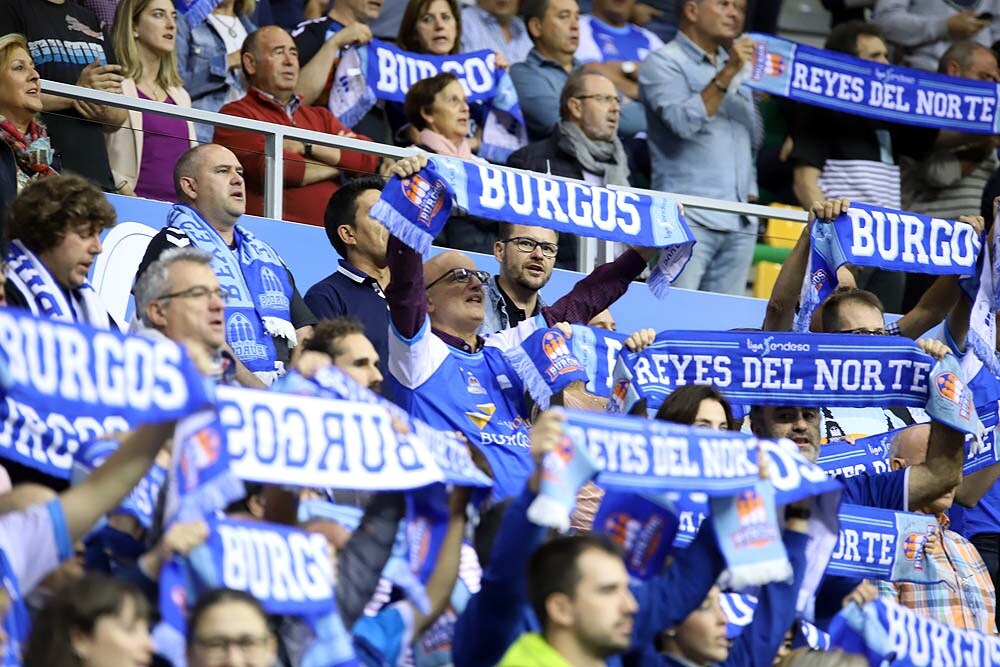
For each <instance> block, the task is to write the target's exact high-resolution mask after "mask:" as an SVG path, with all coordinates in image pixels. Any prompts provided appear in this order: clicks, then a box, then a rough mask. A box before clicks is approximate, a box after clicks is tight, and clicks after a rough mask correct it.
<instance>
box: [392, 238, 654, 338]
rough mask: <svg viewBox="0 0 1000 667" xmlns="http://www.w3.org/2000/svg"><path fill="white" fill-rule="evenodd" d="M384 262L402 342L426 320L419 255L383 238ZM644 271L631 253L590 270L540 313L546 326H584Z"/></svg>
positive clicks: (441, 334)
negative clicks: (386, 241)
mask: <svg viewBox="0 0 1000 667" xmlns="http://www.w3.org/2000/svg"><path fill="white" fill-rule="evenodd" d="M386 260H387V262H388V264H389V275H391V276H392V279H391V280H390V281H389V286H388V287H387V288H386V290H385V298H386V301H388V302H389V316H390V317H392V323H393V325H394V326H395V327H396V330H397V331H398V332H399V333H400V334H401V335H403V336H405V337H406V338H413V337H414V336H415V335H417V332H418V331H420V327H421V326H422V325H423V323H424V318H425V317H426V316H427V296H426V294H425V292H424V267H423V264H422V263H421V261H420V255H419V254H418V253H417V252H416V251H415V250H413V249H412V248H410V247H409V246H407V245H406V244H404V243H403V242H402V241H400V240H399V239H397V238H396V237H395V236H390V237H389V246H388V248H386ZM645 268H646V261H645V260H644V259H643V258H642V256H641V255H639V253H637V252H636V251H635V250H631V249H629V250H626V251H625V252H624V253H623V254H622V255H621V256H620V257H619V258H618V259H616V260H615V261H613V262H610V263H608V264H604V265H602V266H599V267H597V268H596V269H594V270H593V271H592V272H591V273H590V275H588V276H586V277H584V278H581V279H580V281H579V282H577V283H576V285H574V286H573V289H571V290H570V291H569V292H568V293H567V294H566V295H565V296H564V297H562V298H561V299H559V300H558V301H556V302H555V303H554V304H552V305H551V306H546V307H545V308H542V310H541V313H542V315H543V316H544V317H545V322H546V324H548V325H549V326H552V325H554V324H556V323H557V322H568V323H570V324H586V323H587V322H589V321H590V320H591V319H593V318H594V316H595V315H597V314H598V313H600V312H601V311H602V310H604V309H605V308H607V307H608V306H610V305H611V304H612V303H614V302H615V301H617V300H618V298H619V297H620V296H621V295H622V294H624V293H625V291H626V290H628V287H629V284H630V283H631V282H632V281H633V280H635V279H636V278H638V277H639V274H641V273H642V272H643V270H644V269H645ZM433 331H434V333H435V335H437V337H438V338H440V339H441V340H443V341H444V342H445V343H447V344H448V345H450V346H451V347H454V348H458V349H459V350H462V351H463V352H475V351H476V350H478V349H479V348H480V347H482V338H481V337H477V338H478V345H477V347H476V350H472V349H470V348H469V345H468V344H467V343H466V342H465V341H463V340H462V339H461V338H458V337H457V336H452V335H451V334H447V333H445V332H443V331H438V330H437V329H434V330H433Z"/></svg>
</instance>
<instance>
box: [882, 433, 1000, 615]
mask: <svg viewBox="0 0 1000 667" xmlns="http://www.w3.org/2000/svg"><path fill="white" fill-rule="evenodd" d="M930 433H931V427H930V425H929V424H920V425H919V426H911V427H910V428H908V429H906V430H904V431H901V432H900V433H899V434H897V435H896V436H895V437H894V438H893V440H892V443H891V445H890V450H889V456H890V464H891V466H892V469H893V470H901V469H903V468H906V467H912V466H918V465H921V464H922V463H923V462H924V461H925V460H926V458H927V447H928V441H929V438H930ZM957 488H958V487H957V485H954V486H951V488H949V489H948V490H946V491H945V492H944V493H942V494H940V495H938V496H937V497H935V498H932V499H929V500H928V501H927V502H926V503H925V504H924V505H923V506H922V507H919V508H916V511H917V512H920V513H921V514H931V515H934V516H935V517H937V520H938V525H939V528H938V530H937V532H936V535H937V544H936V545H934V546H933V548H928V550H927V552H928V554H929V556H930V558H932V559H933V561H934V564H935V566H936V567H937V573H938V575H939V576H940V577H941V578H942V579H943V581H941V582H939V583H936V584H911V583H903V582H895V583H892V582H887V581H879V582H877V585H878V589H879V596H880V597H888V598H890V599H892V600H893V601H895V602H898V603H899V604H901V605H903V606H904V607H909V608H910V609H912V610H913V611H915V612H917V613H919V614H923V615H924V616H927V617H929V618H932V619H934V620H935V621H939V622H941V623H945V624H946V625H951V626H954V627H956V628H961V629H963V630H978V631H979V632H983V633H987V634H994V633H995V632H996V620H995V615H996V590H995V588H994V586H993V581H992V579H991V578H990V573H989V571H988V570H987V568H986V563H985V562H983V558H982V556H980V555H979V552H978V551H976V548H975V547H974V546H973V545H972V543H971V542H969V541H968V540H967V539H965V538H964V537H962V536H961V535H959V534H958V533H956V532H955V531H953V530H949V529H948V526H949V524H950V521H949V519H948V516H947V514H945V512H947V511H948V510H949V509H951V505H952V502H953V501H954V499H955V491H956V489H957Z"/></svg>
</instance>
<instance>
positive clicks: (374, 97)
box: [330, 39, 528, 162]
mask: <svg viewBox="0 0 1000 667" xmlns="http://www.w3.org/2000/svg"><path fill="white" fill-rule="evenodd" d="M441 72H452V73H454V74H455V75H456V76H457V77H458V80H459V83H461V84H462V88H464V89H465V95H466V101H468V103H469V104H475V103H480V102H481V103H483V104H486V105H488V106H487V109H488V110H487V115H486V122H485V124H484V127H483V135H482V139H483V144H482V147H481V148H480V150H479V155H480V157H482V158H483V159H485V160H489V161H490V162H506V161H507V157H508V156H509V155H510V154H511V153H513V152H514V151H515V150H517V149H518V148H520V147H521V146H524V145H525V144H527V143H528V133H527V130H526V129H525V125H524V117H523V115H522V114H521V107H520V105H519V104H518V100H517V91H516V90H515V89H514V83H513V81H512V80H511V78H510V75H509V74H508V73H507V71H506V70H499V69H497V67H496V63H495V62H494V54H493V52H492V51H472V52H470V53H460V54H456V55H447V56H434V55H427V54H422V53H412V52H410V51H403V50H402V49H399V48H398V47H396V46H393V45H392V44H388V43H386V42H383V41H382V40H379V39H373V40H372V41H371V43H370V44H367V45H364V46H357V47H351V48H348V49H346V50H345V51H344V52H343V53H342V55H341V60H340V64H339V65H338V66H337V72H336V74H335V75H334V80H333V90H334V91H335V93H336V94H331V95H330V111H331V112H332V113H333V115H334V116H336V117H337V118H339V119H340V121H341V122H342V123H344V125H347V126H348V127H353V126H354V125H356V124H357V123H358V122H359V121H360V120H361V119H362V118H363V117H364V115H365V114H366V113H368V110H369V109H371V108H372V106H374V104H375V102H376V101H378V100H385V101H389V102H398V103H402V102H404V101H405V100H406V93H407V91H408V90H409V89H410V87H411V86H412V85H413V84H414V83H416V82H417V81H419V80H420V79H426V78H428V77H432V76H434V75H436V74H439V73H441Z"/></svg>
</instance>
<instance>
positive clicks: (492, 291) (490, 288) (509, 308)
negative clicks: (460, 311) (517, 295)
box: [479, 276, 548, 336]
mask: <svg viewBox="0 0 1000 667" xmlns="http://www.w3.org/2000/svg"><path fill="white" fill-rule="evenodd" d="M483 291H484V292H485V294H486V307H485V309H484V310H485V311H486V312H485V316H484V317H483V325H482V326H481V327H479V333H481V334H482V335H484V336H486V335H489V334H491V333H496V332H498V331H503V330H504V329H509V328H511V327H516V326H517V325H518V324H520V323H521V322H523V321H525V320H526V319H528V317H534V316H535V315H537V314H538V313H539V312H541V310H542V308H545V307H546V306H547V305H548V304H546V303H545V301H544V300H543V299H542V295H541V294H538V295H537V299H536V300H535V309H534V310H533V311H532V312H531V314H530V315H529V314H528V313H526V312H524V311H523V310H522V309H520V308H518V307H517V304H515V303H514V301H513V300H512V299H511V298H510V296H509V295H508V294H507V293H506V292H504V291H503V288H502V287H500V276H493V278H492V279H491V280H487V281H486V284H485V285H483Z"/></svg>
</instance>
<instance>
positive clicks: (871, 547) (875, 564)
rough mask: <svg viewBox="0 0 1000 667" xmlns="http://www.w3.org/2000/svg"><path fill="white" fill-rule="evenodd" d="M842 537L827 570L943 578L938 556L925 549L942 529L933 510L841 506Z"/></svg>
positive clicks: (917, 579) (856, 576) (927, 581)
mask: <svg viewBox="0 0 1000 667" xmlns="http://www.w3.org/2000/svg"><path fill="white" fill-rule="evenodd" d="M839 516H840V538H839V539H838V541H837V546H836V547H834V549H833V554H831V556H830V564H829V565H827V569H826V571H827V573H828V574H835V575H839V576H843V577H851V578H854V579H864V578H867V579H883V580H886V581H909V582H915V583H921V584H930V583H935V582H938V581H942V577H941V576H939V575H938V572H937V568H936V567H935V563H934V559H933V558H931V557H930V556H929V555H927V554H926V553H925V551H924V549H925V547H926V545H927V538H928V537H929V536H931V535H933V534H934V533H936V532H937V531H938V522H937V519H936V518H935V517H933V516H931V515H929V514H914V513H911V512H892V511H889V510H883V509H876V508H874V507H862V506H860V505H847V504H844V505H841V506H840V514H839Z"/></svg>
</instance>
